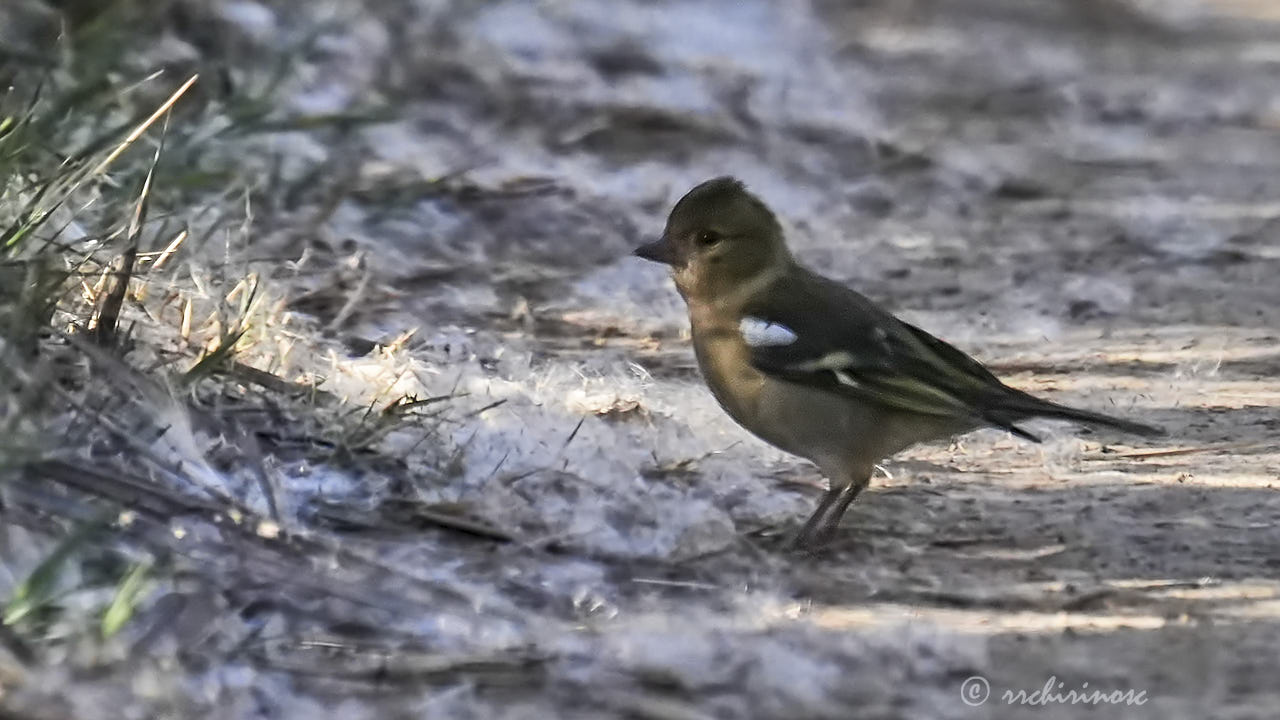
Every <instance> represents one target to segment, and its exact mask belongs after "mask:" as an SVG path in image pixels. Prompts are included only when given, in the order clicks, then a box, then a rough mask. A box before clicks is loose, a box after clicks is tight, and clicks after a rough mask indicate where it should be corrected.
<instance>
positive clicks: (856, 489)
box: [791, 472, 871, 549]
mask: <svg viewBox="0 0 1280 720" xmlns="http://www.w3.org/2000/svg"><path fill="white" fill-rule="evenodd" d="M869 482H871V473H870V472H865V473H861V472H860V473H858V474H857V475H855V476H854V478H853V479H852V482H849V483H847V484H845V485H841V486H838V487H832V488H831V489H830V490H828V491H827V494H826V495H823V496H822V500H821V501H820V502H819V503H818V507H817V508H816V509H815V510H814V511H813V514H812V515H810V516H809V519H808V520H806V521H805V523H804V527H802V528H800V533H799V534H798V535H796V537H795V539H793V540H792V541H791V547H792V548H805V549H816V548H818V547H821V546H823V545H825V544H827V543H828V542H830V541H831V538H832V537H834V536H835V534H836V529H837V528H839V527H840V518H842V517H844V512H845V510H848V509H849V503H852V502H853V500H854V498H856V497H858V493H860V492H862V489H863V488H865V487H866V486H867V484H868V483H869Z"/></svg>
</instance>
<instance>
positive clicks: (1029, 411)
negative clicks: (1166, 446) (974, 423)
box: [1001, 393, 1165, 436]
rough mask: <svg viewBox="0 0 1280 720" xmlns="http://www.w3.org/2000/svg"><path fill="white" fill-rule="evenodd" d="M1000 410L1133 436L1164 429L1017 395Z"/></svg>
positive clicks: (1160, 432) (1156, 433) (1161, 432)
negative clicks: (1103, 428)
mask: <svg viewBox="0 0 1280 720" xmlns="http://www.w3.org/2000/svg"><path fill="white" fill-rule="evenodd" d="M1001 405H1002V406H1003V407H1001V410H1003V411H1006V412H1014V413H1018V414H1019V415H1021V416H1022V417H1023V418H1028V417H1046V418H1056V419H1059V420H1073V421H1075V422H1080V423H1084V424H1086V425H1103V426H1105V427H1111V428H1115V429H1116V430H1120V431H1122V432H1127V433H1133V434H1134V435H1146V436H1153V435H1164V434H1165V431H1164V428H1161V427H1157V426H1155V425H1147V424H1145V423H1140V422H1134V421H1132V420H1125V419H1123V418H1118V417H1112V416H1111V415H1105V414H1103V413H1099V412H1093V411H1091V410H1081V409H1079V408H1073V407H1068V406H1066V405H1059V404H1057V403H1052V402H1049V401H1048V400H1041V399H1040V398H1037V397H1033V396H1031V395H1027V394H1025V393H1019V394H1018V396H1015V397H1013V398H1010V399H1009V400H1008V401H1007V402H1005V403H1001Z"/></svg>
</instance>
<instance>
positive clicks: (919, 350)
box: [739, 275, 1037, 440]
mask: <svg viewBox="0 0 1280 720" xmlns="http://www.w3.org/2000/svg"><path fill="white" fill-rule="evenodd" d="M739 330H740V332H741V333H742V336H743V340H744V342H746V344H747V346H748V348H750V352H751V362H752V364H753V365H754V366H755V367H756V368H757V369H758V370H760V371H761V372H764V373H765V374H767V375H771V376H774V377H777V378H780V379H785V380H788V381H790V382H796V383H801V384H804V385H809V386H812V387H819V388H822V389H825V390H828V391H830V392H833V393H839V394H843V395H847V396H851V397H855V398H859V399H862V400H867V401H871V402H875V403H879V404H882V405H886V406H888V407H892V408H897V409H899V410H906V411H909V412H915V413H920V414H922V415H933V416H940V417H954V418H957V419H965V420H969V421H972V422H974V423H976V424H990V425H995V426H997V427H1002V428H1005V429H1007V430H1009V431H1010V432H1013V433H1015V434H1017V435H1020V436H1022V437H1026V438H1028V439H1030V440H1036V439H1037V438H1035V436H1033V435H1031V434H1030V433H1028V432H1026V431H1025V430H1022V429H1021V428H1019V427H1017V426H1015V425H1014V424H1013V422H1014V420H1016V419H1017V417H1015V416H1012V415H1010V414H1008V413H1004V412H1001V411H1000V408H1001V405H1002V404H1003V403H1002V401H1003V400H1006V399H1007V398H1009V397H1010V396H1012V395H1020V393H1018V391H1016V390H1014V389H1012V388H1009V387H1008V386H1006V385H1004V384H1003V383H1001V382H1000V380H999V379H997V378H996V377H995V376H994V375H992V374H991V373H990V372H989V371H988V370H987V369H986V368H984V367H983V366H982V365H981V364H979V363H978V362H977V361H976V360H974V359H973V358H971V357H969V356H968V355H966V354H964V353H963V352H961V351H960V350H957V349H956V348H954V347H952V346H951V345H948V344H947V343H945V342H943V341H942V340H939V339H938V338H935V337H933V336H932V335H930V334H929V333H927V332H925V331H923V330H921V329H919V328H917V327H915V326H913V325H909V324H907V323H904V322H902V321H900V320H898V319H896V318H894V317H893V316H892V315H890V314H889V313H888V312H886V311H884V310H882V309H881V308H879V307H878V306H876V305H875V303H873V302H871V301H870V300H868V299H867V298H865V297H863V296H862V295H860V294H858V293H856V292H854V291H853V290H850V289H849V288H846V287H844V286H843V285H839V284H836V283H834V282H831V281H828V280H825V279H824V278H821V277H818V276H816V275H810V276H808V277H806V278H784V279H782V280H780V281H779V284H778V285H776V286H774V287H772V288H770V291H769V292H767V293H764V294H763V295H762V297H761V298H760V299H759V300H758V301H757V302H754V303H750V304H748V305H747V307H746V309H745V313H744V317H743V318H742V321H741V323H740V325H739Z"/></svg>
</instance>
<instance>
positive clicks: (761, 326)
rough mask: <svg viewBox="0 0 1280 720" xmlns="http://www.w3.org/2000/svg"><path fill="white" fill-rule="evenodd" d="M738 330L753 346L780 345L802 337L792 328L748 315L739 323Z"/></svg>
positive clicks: (788, 343)
mask: <svg viewBox="0 0 1280 720" xmlns="http://www.w3.org/2000/svg"><path fill="white" fill-rule="evenodd" d="M738 332H740V333H742V339H743V340H745V341H746V343H747V345H749V346H751V347H779V346H782V345H790V344H791V343H793V342H795V341H796V340H799V339H800V336H799V335H796V334H795V332H793V331H792V330H791V328H789V327H787V326H786V325H779V324H778V323H771V322H769V321H767V320H761V319H760V318H758V317H752V316H750V315H747V316H746V317H744V318H742V321H741V322H739V323H738Z"/></svg>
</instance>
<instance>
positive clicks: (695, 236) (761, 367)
mask: <svg viewBox="0 0 1280 720" xmlns="http://www.w3.org/2000/svg"><path fill="white" fill-rule="evenodd" d="M635 254H636V255H638V256H639V257H642V258H644V259H646V260H653V261H655V262H660V263H664V264H666V265H669V266H671V277H672V278H673V279H674V281H675V285H676V288H677V289H678V290H679V291H680V295H681V296H682V297H684V300H685V304H686V305H687V306H688V310H689V321H690V324H691V326H692V329H693V348H694V352H695V354H696V355H697V358H698V366H699V368H700V369H701V370H702V375H703V378H704V379H705V380H706V383H707V386H708V387H709V388H710V389H711V393H712V394H713V395H714V396H715V398H716V400H717V401H718V402H719V403H720V405H721V407H723V408H724V410H725V411H726V412H728V413H729V415H730V416H731V417H732V418H733V419H734V420H735V421H737V422H738V423H739V424H741V425H742V426H743V427H745V428H746V429H747V430H749V431H751V432H752V433H754V434H755V435H757V436H758V437H760V438H761V439H763V440H765V441H766V442H768V443H770V444H772V445H775V446H777V447H778V448H781V449H782V450H784V451H786V452H789V453H792V454H794V455H798V456H800V457H802V458H806V459H808V460H810V461H811V462H813V463H814V464H815V465H817V466H818V468H819V469H820V470H821V471H822V473H823V474H824V475H826V477H827V479H828V481H829V488H830V489H829V490H828V491H827V493H826V495H825V496H823V498H822V500H821V502H819V503H818V507H817V509H816V510H815V511H814V512H813V514H812V515H810V516H809V519H808V520H807V521H806V522H805V524H804V526H803V528H802V529H801V530H800V532H799V534H798V535H797V536H796V537H795V538H794V540H793V543H794V544H795V545H797V546H801V547H814V546H817V545H821V544H823V543H825V542H827V541H828V540H829V539H830V538H831V537H832V535H833V534H834V532H835V530H836V528H837V526H838V524H839V522H840V518H841V516H843V515H844V512H845V510H846V508H848V506H849V503H850V502H852V501H853V499H854V498H855V497H857V495H858V493H859V492H861V491H862V489H863V488H865V487H866V486H867V483H868V482H869V481H870V479H871V474H872V472H873V470H874V469H875V466H876V464H877V463H878V462H879V461H880V460H882V459H884V458H886V457H889V456H890V455H893V454H895V453H898V452H900V451H902V450H904V449H906V448H907V447H909V446H911V445H914V444H916V443H920V442H926V441H931V440H940V439H943V438H948V437H951V436H953V435H957V434H960V433H965V432H968V431H970V430H974V429H976V428H979V427H984V426H994V427H998V428H1003V429H1005V430H1008V431H1009V432H1011V433H1013V434H1014V435H1017V436H1019V437H1022V438H1025V439H1027V440H1031V441H1034V442H1039V439H1038V438H1037V437H1036V436H1035V435H1032V434H1031V433H1030V432H1027V431H1026V430H1024V429H1023V428H1021V427H1019V426H1018V425H1017V423H1018V422H1020V421H1022V420H1026V419H1027V418H1031V417H1048V418H1060V419H1065V420H1074V421H1078V422H1083V423H1088V424H1093V425H1105V426H1108V427H1112V428H1115V429H1118V430H1122V431H1125V432H1130V433H1137V434H1140V435H1155V434H1159V433H1161V432H1162V431H1161V430H1160V429H1159V428H1156V427H1153V426H1150V425H1144V424H1141V423H1136V422H1132V421H1129V420H1123V419H1120V418H1115V417H1111V416H1108V415H1103V414H1101V413H1095V412H1091V411H1088V410H1078V409H1076V408H1071V407H1066V406H1064V405H1058V404H1057V403H1052V402H1049V401H1047V400H1041V399H1039V398H1036V397H1033V396H1031V395H1029V394H1027V393H1025V392H1022V391H1021V390H1016V389H1014V388H1011V387H1009V386H1007V385H1005V384H1004V383H1002V382H1000V380H999V379H997V378H996V376H995V375H992V374H991V372H990V371H988V370H987V369H986V368H984V367H983V366H982V365H981V364H980V363H978V361H976V360H974V359H973V358H971V357H969V356H968V355H966V354H965V353H963V352H961V351H960V350H957V349H956V348H954V347H952V346H951V345H948V344H947V343H945V342H943V341H942V340H939V339H938V338H935V337H934V336H932V335H930V334H929V333H927V332H925V331H924V330H921V329H920V328H917V327H915V326H914V325H910V324H908V323H905V322H903V321H901V320H899V319H897V318H895V317H894V316H893V315H891V314H890V313H889V312H887V311H886V310H884V309H883V308H881V307H879V306H877V305H876V304H875V303H874V302H872V301H871V300H869V299H867V298H866V297H864V296H863V295H861V294H859V293H857V292H855V291H853V290H851V289H849V288H847V287H845V286H844V285H841V284H839V283H836V282H834V281H832V280H829V279H827V278H825V277H822V276H821V275H818V274H817V273H814V272H812V271H810V270H808V269H806V268H805V267H803V266H801V265H800V264H799V263H797V262H796V261H795V259H794V258H793V257H792V256H791V253H790V251H789V250H788V249H787V245H786V242H785V241H784V239H783V233H782V227H781V226H780V225H779V223H778V220H777V218H776V217H775V216H774V214H773V213H772V212H771V211H770V210H769V208H768V207H767V206H766V205H765V204H764V203H763V202H761V201H760V199H759V198H757V197H755V196H754V195H752V194H751V193H750V192H748V191H747V190H746V188H745V187H744V186H743V184H742V183H741V182H739V181H737V180H735V179H733V178H729V177H720V178H715V179H713V180H708V181H706V182H704V183H702V184H701V185H698V186H697V187H695V188H693V189H692V190H690V191H689V192H688V193H687V194H686V195H685V196H684V197H683V198H681V199H680V201H679V202H677V203H676V205H675V208H673V209H672V211H671V215H670V216H669V217H668V218H667V225H666V229H665V230H664V232H663V234H662V237H661V238H659V239H658V240H656V241H654V242H651V243H649V244H647V245H643V246H641V247H639V248H637V249H636V251H635Z"/></svg>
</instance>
